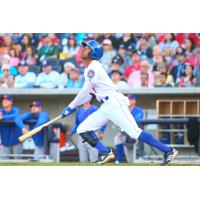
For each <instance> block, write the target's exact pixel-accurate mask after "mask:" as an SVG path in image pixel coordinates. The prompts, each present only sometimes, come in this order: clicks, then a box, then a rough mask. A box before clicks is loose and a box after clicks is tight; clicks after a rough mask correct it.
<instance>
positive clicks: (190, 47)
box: [184, 38, 195, 65]
mask: <svg viewBox="0 0 200 200" xmlns="http://www.w3.org/2000/svg"><path fill="white" fill-rule="evenodd" d="M194 51H195V42H194V40H193V39H191V38H187V39H186V40H185V45H184V52H185V55H186V62H187V63H190V64H192V65H194V64H195V54H194Z"/></svg>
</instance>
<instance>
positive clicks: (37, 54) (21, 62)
mask: <svg viewBox="0 0 200 200" xmlns="http://www.w3.org/2000/svg"><path fill="white" fill-rule="evenodd" d="M91 39H94V40H97V41H98V42H99V43H101V45H102V47H103V49H104V55H103V58H102V59H101V60H100V62H101V63H102V64H103V67H104V69H105V70H106V72H107V73H108V74H109V76H110V77H111V79H112V81H113V83H114V84H115V85H116V87H117V89H129V88H138V87H139V88H140V87H199V86H200V34H199V33H176V34H173V33H104V34H102V33H100V34H96V33H95V34H93V33H76V34H73V33H25V34H22V33H20V34H19V33H10V34H7V33H6V34H0V88H59V89H63V88H81V87H82V85H83V82H84V77H83V71H84V63H83V61H82V59H81V55H80V54H81V45H80V43H81V42H82V41H87V40H91Z"/></svg>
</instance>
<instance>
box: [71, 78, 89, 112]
mask: <svg viewBox="0 0 200 200" xmlns="http://www.w3.org/2000/svg"><path fill="white" fill-rule="evenodd" d="M91 89H92V85H91V83H90V82H87V81H85V83H84V85H83V88H82V89H81V91H80V92H79V93H78V94H77V96H76V97H75V98H74V100H73V101H72V102H71V103H70V104H69V105H68V106H69V107H70V108H71V109H74V108H76V107H77V106H80V105H82V104H84V103H87V102H89V101H90V100H91V99H92V96H91V95H90V92H91Z"/></svg>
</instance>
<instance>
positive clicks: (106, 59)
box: [101, 39, 116, 72]
mask: <svg viewBox="0 0 200 200" xmlns="http://www.w3.org/2000/svg"><path fill="white" fill-rule="evenodd" d="M103 50H104V54H103V57H102V59H101V63H102V64H103V66H104V68H105V70H106V72H109V66H110V64H111V62H112V58H113V57H114V56H115V55H116V51H115V50H113V47H112V42H111V40H109V39H105V40H104V41H103Z"/></svg>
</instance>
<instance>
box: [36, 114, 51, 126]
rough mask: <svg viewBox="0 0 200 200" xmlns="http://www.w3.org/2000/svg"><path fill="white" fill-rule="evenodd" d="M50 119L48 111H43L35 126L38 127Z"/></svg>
mask: <svg viewBox="0 0 200 200" xmlns="http://www.w3.org/2000/svg"><path fill="white" fill-rule="evenodd" d="M48 121H49V115H48V114H47V113H46V112H41V113H40V114H39V117H38V121H37V123H36V124H35V126H34V128H37V127H38V126H40V125H42V124H44V123H46V122H48Z"/></svg>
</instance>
